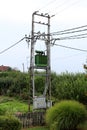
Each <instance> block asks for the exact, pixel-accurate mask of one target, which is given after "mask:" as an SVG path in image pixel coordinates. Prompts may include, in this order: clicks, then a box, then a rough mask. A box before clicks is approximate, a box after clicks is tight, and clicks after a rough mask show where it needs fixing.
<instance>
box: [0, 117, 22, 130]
mask: <svg viewBox="0 0 87 130" xmlns="http://www.w3.org/2000/svg"><path fill="white" fill-rule="evenodd" d="M0 130H21V123H20V121H19V120H18V119H17V118H15V117H12V116H10V117H7V116H0Z"/></svg>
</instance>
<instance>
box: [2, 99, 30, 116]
mask: <svg viewBox="0 0 87 130" xmlns="http://www.w3.org/2000/svg"><path fill="white" fill-rule="evenodd" d="M0 109H2V110H4V111H5V112H7V113H12V114H14V113H16V112H23V113H25V112H28V104H27V103H23V102H20V101H18V100H15V99H13V98H9V97H0Z"/></svg>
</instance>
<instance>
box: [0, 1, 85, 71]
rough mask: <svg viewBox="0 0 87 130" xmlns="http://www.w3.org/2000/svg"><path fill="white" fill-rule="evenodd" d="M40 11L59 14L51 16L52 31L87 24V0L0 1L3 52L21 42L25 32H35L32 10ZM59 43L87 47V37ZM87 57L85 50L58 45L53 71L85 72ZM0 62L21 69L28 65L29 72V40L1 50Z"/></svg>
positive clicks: (0, 41) (52, 60) (53, 51)
mask: <svg viewBox="0 0 87 130" xmlns="http://www.w3.org/2000/svg"><path fill="white" fill-rule="evenodd" d="M37 10H39V13H48V14H49V15H50V16H52V15H54V14H55V16H54V17H52V18H51V33H52V32H58V31H62V30H66V29H71V28H75V27H79V26H84V25H87V15H86V13H87V1H86V0H0V52H2V51H3V50H4V49H7V48H8V47H10V46H12V45H13V44H15V43H16V42H18V41H19V40H20V39H22V38H23V37H24V36H25V34H27V36H28V35H29V34H30V33H31V23H32V13H33V12H35V11H37ZM38 31H39V28H38ZM72 35H73V34H72ZM57 37H59V36H57ZM56 44H59V45H63V46H69V47H72V48H78V49H82V50H87V38H83V39H72V40H58V41H56ZM40 48H42V46H41V45H40ZM86 60H87V52H85V51H79V50H73V49H69V48H65V47H60V46H56V45H53V46H52V47H51V70H52V71H53V72H56V73H63V72H67V71H68V72H70V73H71V72H73V73H78V72H85V70H84V68H83V64H86ZM0 65H5V66H10V67H12V68H17V69H19V70H21V71H23V67H24V71H25V72H27V70H28V69H27V68H28V67H29V65H30V45H29V46H28V44H27V42H26V40H23V41H22V42H20V43H19V44H17V45H16V46H14V47H13V48H11V49H9V50H7V51H5V52H4V53H0Z"/></svg>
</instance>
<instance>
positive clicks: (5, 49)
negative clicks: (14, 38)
mask: <svg viewBox="0 0 87 130" xmlns="http://www.w3.org/2000/svg"><path fill="white" fill-rule="evenodd" d="M24 39H25V37H24V38H22V39H21V40H19V41H18V42H16V43H14V44H13V45H11V46H10V47H8V48H6V49H4V50H2V51H1V52H0V54H2V53H4V52H6V51H8V50H9V49H11V48H12V47H14V46H16V45H17V44H19V43H20V42H22V41H23V40H24Z"/></svg>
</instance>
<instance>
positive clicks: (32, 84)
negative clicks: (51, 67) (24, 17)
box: [29, 13, 35, 101]
mask: <svg viewBox="0 0 87 130" xmlns="http://www.w3.org/2000/svg"><path fill="white" fill-rule="evenodd" d="M34 42H35V41H34V13H33V14H32V31H31V52H30V94H29V95H30V99H31V101H33V97H34V94H35V88H34Z"/></svg>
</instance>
